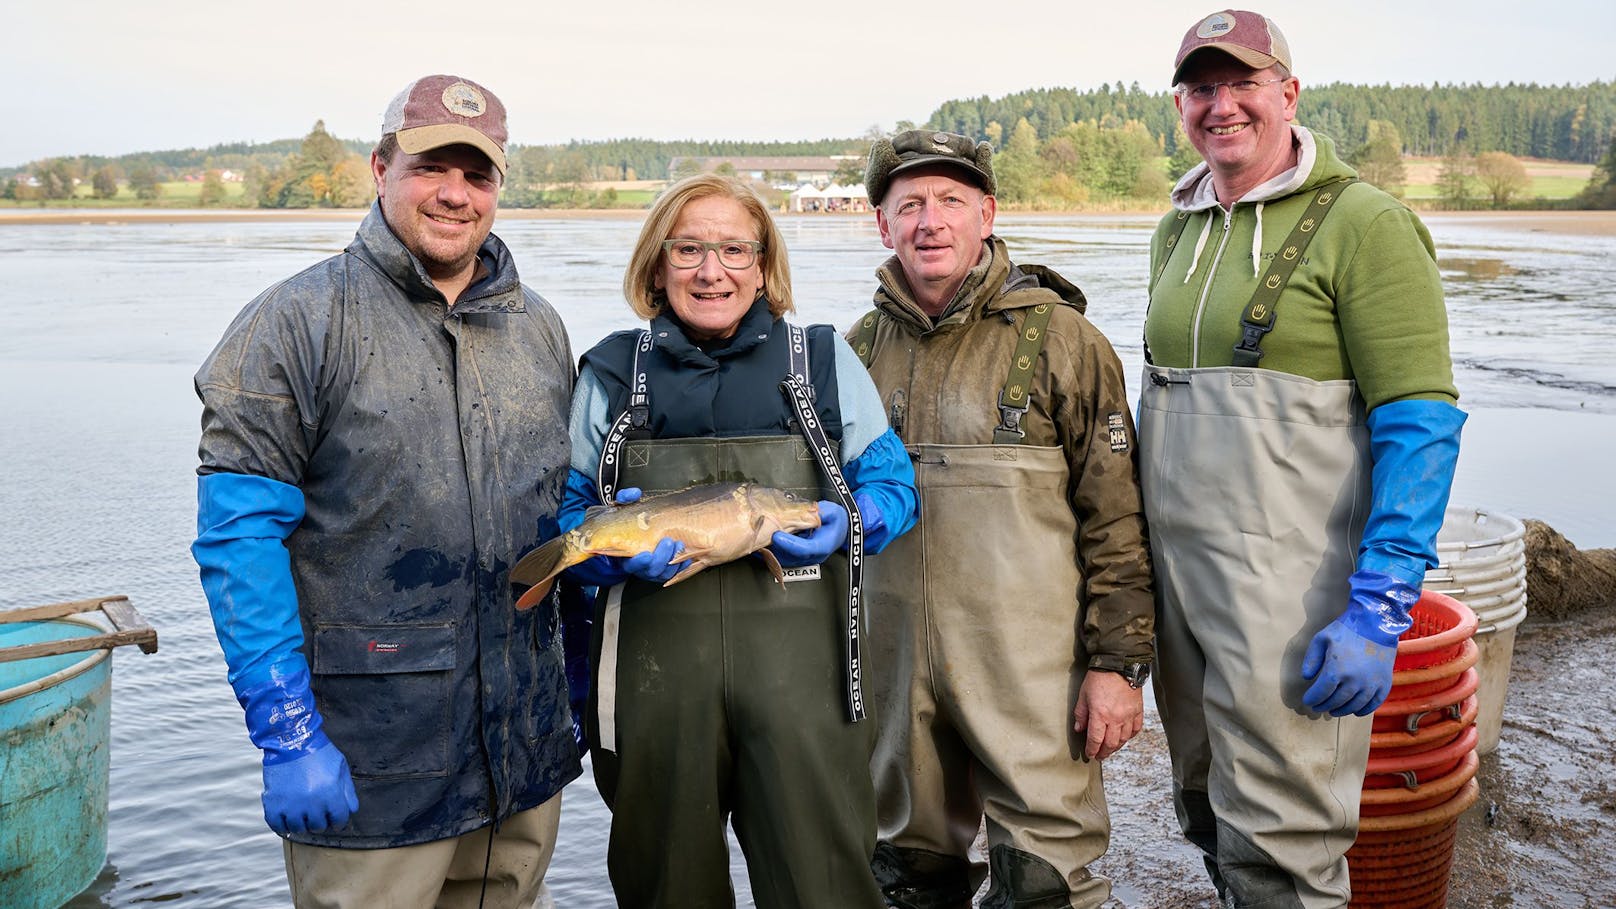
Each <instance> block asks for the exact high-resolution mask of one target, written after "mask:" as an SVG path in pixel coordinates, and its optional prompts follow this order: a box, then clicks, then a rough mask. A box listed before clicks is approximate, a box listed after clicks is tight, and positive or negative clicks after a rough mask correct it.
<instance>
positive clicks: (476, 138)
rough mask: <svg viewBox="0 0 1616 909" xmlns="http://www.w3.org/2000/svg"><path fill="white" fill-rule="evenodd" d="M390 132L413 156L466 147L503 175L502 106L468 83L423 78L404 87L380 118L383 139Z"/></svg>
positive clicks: (451, 78) (440, 77) (447, 78)
mask: <svg viewBox="0 0 1616 909" xmlns="http://www.w3.org/2000/svg"><path fill="white" fill-rule="evenodd" d="M388 133H394V134H396V135H397V136H398V147H399V148H401V149H403V150H404V151H405V152H407V153H409V154H412V155H418V154H420V153H422V152H427V151H431V150H432V149H434V148H443V147H444V146H445V145H470V146H471V147H473V148H475V149H477V150H478V151H480V152H482V153H483V154H485V155H487V156H488V160H490V161H492V162H494V167H496V168H498V169H499V172H500V174H502V175H503V174H504V173H505V140H506V138H507V136H506V132H505V105H503V104H501V103H500V101H499V99H498V98H496V97H494V93H493V92H491V91H489V90H488V89H486V88H483V87H482V86H481V85H478V84H477V83H475V82H473V81H471V80H470V79H462V78H460V77H459V76H447V75H436V76H422V77H421V78H419V79H416V80H415V81H414V82H411V83H410V84H409V85H406V86H404V90H403V91H401V92H399V93H398V94H397V95H396V96H394V98H393V101H392V103H391V104H388V105H387V112H386V113H385V114H383V115H382V135H384V136H385V135H387V134H388Z"/></svg>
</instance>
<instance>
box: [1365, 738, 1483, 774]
mask: <svg viewBox="0 0 1616 909" xmlns="http://www.w3.org/2000/svg"><path fill="white" fill-rule="evenodd" d="M1478 738H1479V733H1478V732H1477V731H1476V727H1474V726H1467V727H1466V728H1465V731H1464V732H1461V733H1459V737H1458V738H1456V739H1454V740H1453V741H1451V742H1449V743H1447V744H1446V745H1443V746H1442V747H1441V748H1431V749H1429V750H1419V749H1416V750H1413V751H1405V753H1401V754H1376V753H1375V752H1374V751H1370V752H1369V765H1368V767H1366V768H1365V769H1364V789H1365V790H1369V789H1383V788H1386V787H1388V786H1402V787H1405V788H1408V789H1414V788H1416V787H1418V786H1419V785H1420V784H1422V783H1428V782H1430V781H1432V780H1435V779H1436V778H1437V777H1439V776H1442V775H1443V774H1446V773H1449V772H1451V771H1453V770H1454V769H1456V768H1457V767H1458V766H1459V765H1460V764H1461V763H1463V761H1464V758H1465V755H1466V754H1468V753H1472V752H1474V751H1475V750H1476V740H1477V739H1478Z"/></svg>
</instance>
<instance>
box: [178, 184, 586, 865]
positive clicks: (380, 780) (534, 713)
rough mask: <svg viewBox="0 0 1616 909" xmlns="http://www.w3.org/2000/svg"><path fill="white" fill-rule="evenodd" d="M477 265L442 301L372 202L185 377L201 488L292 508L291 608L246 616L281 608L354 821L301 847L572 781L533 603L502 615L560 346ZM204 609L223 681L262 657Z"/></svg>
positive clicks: (379, 834) (551, 643) (370, 844)
mask: <svg viewBox="0 0 1616 909" xmlns="http://www.w3.org/2000/svg"><path fill="white" fill-rule="evenodd" d="M479 255H480V257H481V260H482V264H483V266H484V268H485V269H486V272H487V274H486V276H485V277H484V278H483V279H481V280H480V281H478V282H477V283H476V284H474V285H473V286H472V287H470V288H468V289H467V290H466V291H465V293H464V294H463V295H462V296H461V299H460V300H459V301H458V303H457V305H455V307H454V308H453V309H452V310H451V309H449V308H448V306H447V304H446V301H445V299H444V297H443V295H442V294H441V293H439V291H438V290H437V289H436V287H434V286H433V284H432V281H431V279H430V278H429V277H428V275H427V274H426V272H425V270H424V269H423V267H422V265H421V263H420V262H419V261H417V260H416V259H415V258H414V257H413V256H412V255H411V254H410V253H409V252H408V250H406V249H405V247H404V246H403V244H402V243H400V242H399V240H398V238H397V237H396V236H394V234H393V233H392V231H391V230H390V229H389V228H388V226H387V224H386V222H385V220H384V219H383V216H382V213H381V210H380V208H379V207H377V206H373V207H372V209H371V211H370V213H369V214H368V215H367V216H366V217H365V219H364V222H363V223H362V224H361V225H360V227H359V231H358V234H357V236H356V237H355V238H354V241H353V242H352V243H351V244H349V246H348V247H347V249H346V250H344V251H343V252H342V253H341V254H340V255H336V256H333V257H331V258H329V259H327V260H325V261H323V262H321V263H319V264H318V265H315V266H313V267H312V268H309V269H308V270H306V271H304V272H302V273H300V274H298V275H295V276H293V277H291V278H288V279H286V280H285V281H282V282H280V283H279V284H277V285H275V286H274V287H272V288H270V289H269V290H267V291H265V292H264V293H263V294H261V295H260V296H259V297H258V298H257V299H255V300H253V301H252V302H251V303H250V304H248V306H247V307H246V308H245V309H244V310H242V312H241V313H240V315H238V316H237V317H236V319H235V321H234V322H233V323H232V324H231V326H230V328H229V329H228V330H227V331H226V332H225V335H224V338H223V340H222V341H221V342H220V343H219V345H218V347H217V348H216V349H215V350H214V351H213V353H212V354H211V355H210V356H209V357H208V359H207V361H206V362H205V363H204V364H203V365H202V368H201V369H200V370H199V371H198V372H197V375H196V389H197V393H198V395H199V396H200V397H201V399H202V403H203V416H202V441H201V446H200V457H201V466H200V467H199V468H198V473H200V474H202V475H204V476H206V475H208V474H213V473H221V472H224V473H238V474H247V475H252V476H258V477H264V478H267V479H269V480H273V481H276V482H277V483H282V484H287V485H289V486H294V487H297V488H298V489H299V490H301V492H302V495H303V497H304V499H305V502H306V514H305V516H304V517H303V519H302V521H301V523H299V524H298V526H297V527H296V529H295V530H293V531H292V532H291V534H290V536H288V537H287V539H286V548H287V550H288V551H289V553H290V556H291V565H290V571H291V574H292V579H293V581H294V583H295V589H296V602H295V603H284V604H270V605H269V606H267V607H266V608H270V609H276V608H279V609H287V610H290V609H295V610H296V612H297V620H298V627H299V628H300V631H301V639H302V640H301V642H300V644H299V646H300V648H301V651H302V654H303V655H304V656H305V657H306V658H307V661H308V663H309V665H310V667H311V669H312V673H313V689H314V696H315V706H316V708H317V709H318V710H319V711H320V713H321V714H322V715H323V716H324V718H325V731H326V733H327V734H328V735H329V736H330V738H331V740H332V741H333V742H334V743H335V744H336V745H337V747H338V748H339V749H340V750H341V751H342V752H343V754H344V755H346V757H347V759H348V762H349V765H350V766H351V768H352V772H353V780H354V784H355V787H356V789H357V791H358V795H359V810H358V812H357V813H355V814H354V816H353V818H352V820H351V821H350V822H349V824H348V825H347V827H345V828H343V829H340V830H330V831H324V832H320V833H309V834H296V835H294V836H293V837H292V838H293V839H295V840H297V841H298V842H302V843H309V844H313V845H321V846H338V847H353V848H380V847H393V846H403V845H410V844H414V843H421V842H428V841H432V840H438V839H444V838H448V837H452V836H457V835H460V834H462V833H465V832H467V831H470V830H474V829H476V828H478V827H482V826H485V825H487V824H489V823H490V822H491V821H496V820H498V819H500V818H504V817H508V816H510V815H511V814H513V813H515V812H518V811H522V810H525V809H527V808H531V807H534V806H536V805H539V804H541V803H543V802H545V801H547V800H549V799H550V798H551V797H552V796H553V795H555V794H556V793H557V792H558V791H560V789H561V787H562V786H563V785H565V784H566V783H567V782H568V781H570V780H572V779H573V778H574V777H576V776H577V775H578V773H579V771H580V766H579V757H578V752H577V749H576V746H575V745H574V744H573V740H572V730H571V726H570V723H569V720H568V714H567V691H566V683H565V679H564V676H563V658H562V646H561V636H560V634H559V633H558V632H557V617H556V611H555V608H554V605H553V601H552V602H551V603H547V604H546V605H545V606H544V607H542V608H539V609H535V610H532V611H529V612H520V613H519V612H517V611H515V610H514V609H513V608H512V600H513V597H512V589H511V585H510V582H509V580H508V578H507V570H508V568H509V564H510V563H511V562H512V561H514V559H515V558H516V557H517V556H519V555H521V554H522V553H523V552H525V551H527V550H528V549H531V548H532V547H533V546H535V545H537V544H538V543H539V542H540V538H541V535H542V534H541V526H543V525H546V524H549V525H551V526H553V520H554V515H555V511H556V508H557V506H558V504H559V500H560V494H561V488H562V483H563V480H564V477H565V474H566V463H567V453H568V442H567V432H566V429H565V426H566V420H567V409H568V402H569V399H570V394H571V387H572V366H571V352H570V350H569V348H568V343H567V338H566V335H565V333H564V332H563V329H562V325H561V322H560V319H559V318H558V317H557V315H556V313H555V311H554V310H553V309H552V308H551V307H550V305H549V304H548V303H546V302H545V301H544V300H543V299H542V298H541V297H539V296H538V295H537V294H535V293H533V292H532V291H530V290H528V289H526V288H524V287H523V286H522V285H521V284H520V283H519V280H518V277H517V273H516V268H515V264H514V262H513V261H512V259H511V256H510V253H509V251H508V250H507V249H506V247H505V245H504V243H502V242H501V241H500V240H499V239H498V238H497V237H494V236H489V237H488V239H487V240H486V241H485V242H484V244H483V247H482V249H481V251H480V253H479ZM205 517H206V516H204V519H205ZM552 532H553V531H552ZM213 606H214V609H215V613H216V620H217V621H216V624H217V626H218V629H219V633H220V638H221V643H222V644H223V646H224V649H225V652H226V655H227V657H228V658H229V659H230V661H231V674H232V679H234V678H236V677H237V676H238V675H239V674H240V673H241V671H242V670H244V669H246V668H248V667H249V666H250V665H252V664H255V663H262V662H265V661H268V660H273V659H274V658H275V654H272V653H265V652H263V649H262V647H261V646H259V645H258V644H257V643H256V642H255V640H254V639H253V638H252V637H251V635H250V634H248V633H247V632H246V631H244V630H243V631H242V632H240V634H239V635H238V632H237V631H236V629H235V628H234V627H233V625H232V623H231V622H229V621H227V620H226V619H227V618H228V617H227V616H225V617H221V616H220V614H219V610H220V609H221V608H226V609H227V608H228V604H221V603H214V604H213Z"/></svg>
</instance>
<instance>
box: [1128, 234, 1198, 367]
mask: <svg viewBox="0 0 1616 909" xmlns="http://www.w3.org/2000/svg"><path fill="white" fill-rule="evenodd" d="M1207 217H1209V218H1210V217H1212V216H1211V215H1207ZM1189 220H1190V213H1189V212H1187V211H1180V212H1179V213H1178V214H1177V215H1174V216H1173V226H1172V227H1169V228H1168V229H1167V238H1166V239H1165V240H1163V241H1162V260H1161V264H1160V265H1158V266H1156V273H1155V274H1153V275H1151V276H1150V283H1149V284H1148V285H1146V287H1145V314H1146V315H1147V316H1148V315H1149V314H1150V295H1151V294H1153V293H1155V292H1156V282H1157V281H1160V280H1161V276H1162V272H1164V271H1166V270H1167V263H1168V261H1169V260H1171V259H1172V258H1173V249H1174V248H1175V247H1177V246H1178V238H1179V237H1181V236H1183V234H1184V225H1186V224H1188V223H1189ZM1144 334H1145V330H1144V328H1143V327H1141V328H1140V329H1139V336H1140V343H1141V345H1143V347H1144V349H1145V362H1146V363H1152V364H1154V363H1155V362H1156V361H1155V360H1152V359H1151V358H1150V342H1149V341H1145V340H1144Z"/></svg>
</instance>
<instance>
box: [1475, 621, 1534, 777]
mask: <svg viewBox="0 0 1616 909" xmlns="http://www.w3.org/2000/svg"><path fill="white" fill-rule="evenodd" d="M1525 619H1526V610H1525V609H1524V608H1522V609H1519V610H1517V611H1516V612H1515V613H1514V614H1513V615H1511V616H1509V617H1508V618H1506V619H1504V620H1503V621H1500V622H1488V621H1486V620H1483V621H1482V623H1481V627H1480V628H1478V629H1477V630H1476V649H1477V651H1479V654H1478V656H1477V659H1476V675H1477V676H1479V681H1480V684H1479V685H1477V687H1476V753H1478V754H1491V753H1492V752H1493V750H1494V749H1496V748H1497V747H1498V738H1499V733H1500V731H1501V730H1502V728H1503V725H1504V697H1505V695H1506V694H1507V693H1508V691H1509V666H1510V663H1511V661H1512V660H1513V658H1514V656H1515V629H1516V626H1518V625H1520V624H1521V622H1523V621H1525Z"/></svg>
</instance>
